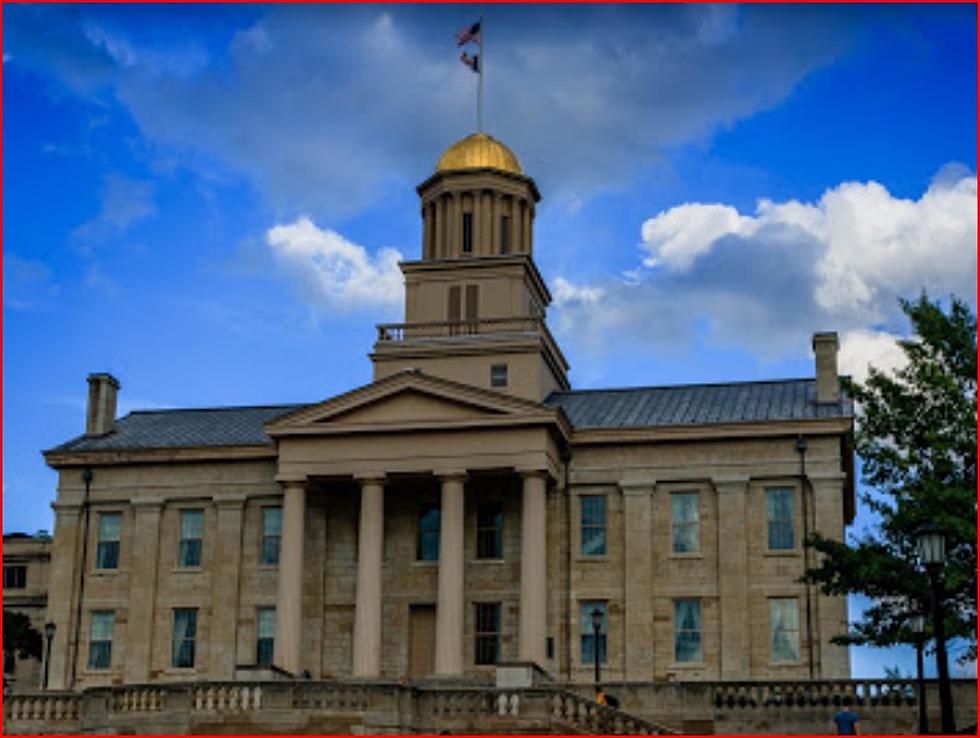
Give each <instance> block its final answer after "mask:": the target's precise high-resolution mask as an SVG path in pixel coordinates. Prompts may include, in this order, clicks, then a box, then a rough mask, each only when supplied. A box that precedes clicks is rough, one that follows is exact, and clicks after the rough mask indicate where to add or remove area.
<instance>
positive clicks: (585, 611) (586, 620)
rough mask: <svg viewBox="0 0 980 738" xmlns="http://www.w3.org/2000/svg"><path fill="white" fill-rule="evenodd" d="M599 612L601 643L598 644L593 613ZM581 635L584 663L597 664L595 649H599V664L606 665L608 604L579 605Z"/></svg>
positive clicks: (588, 603)
mask: <svg viewBox="0 0 980 738" xmlns="http://www.w3.org/2000/svg"><path fill="white" fill-rule="evenodd" d="M596 610H598V611H599V615H600V620H599V643H598V644H596V633H595V625H594V623H593V613H595V611H596ZM579 628H580V630H579V633H580V634H581V638H582V663H583V664H594V663H595V653H596V652H595V649H596V647H597V646H598V649H599V663H602V664H604V663H606V603H605V602H597V601H594V600H592V601H586V602H582V603H580V604H579Z"/></svg>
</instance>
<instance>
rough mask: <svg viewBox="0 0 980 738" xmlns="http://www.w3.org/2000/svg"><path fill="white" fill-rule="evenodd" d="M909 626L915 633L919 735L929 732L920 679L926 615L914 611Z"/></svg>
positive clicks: (924, 696) (924, 693) (923, 688)
mask: <svg viewBox="0 0 980 738" xmlns="http://www.w3.org/2000/svg"><path fill="white" fill-rule="evenodd" d="M909 627H910V628H911V629H912V632H913V633H914V634H915V678H916V687H917V689H918V692H919V735H927V734H928V733H929V718H928V717H927V716H926V685H925V684H924V683H923V681H922V651H923V650H924V648H925V632H926V616H925V615H923V614H922V613H921V612H918V611H916V613H915V614H914V615H912V617H910V618H909Z"/></svg>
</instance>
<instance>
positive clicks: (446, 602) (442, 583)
mask: <svg viewBox="0 0 980 738" xmlns="http://www.w3.org/2000/svg"><path fill="white" fill-rule="evenodd" d="M439 478H440V479H441V481H442V512H441V525H440V530H439V602H438V605H437V606H436V664H435V673H436V675H437V676H461V675H462V673H463V482H464V480H465V479H466V474H465V472H462V471H455V472H448V473H442V474H439Z"/></svg>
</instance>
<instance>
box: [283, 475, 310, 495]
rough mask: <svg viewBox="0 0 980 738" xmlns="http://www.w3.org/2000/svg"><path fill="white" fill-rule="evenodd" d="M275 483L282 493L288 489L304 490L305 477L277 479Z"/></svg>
mask: <svg viewBox="0 0 980 738" xmlns="http://www.w3.org/2000/svg"><path fill="white" fill-rule="evenodd" d="M276 481H277V482H279V485H280V486H281V487H282V490H283V492H285V491H286V490H289V489H297V488H299V489H303V490H305V489H306V477H303V478H302V479H277V480H276Z"/></svg>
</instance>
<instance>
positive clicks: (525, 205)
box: [521, 200, 531, 254]
mask: <svg viewBox="0 0 980 738" xmlns="http://www.w3.org/2000/svg"><path fill="white" fill-rule="evenodd" d="M521 228H522V231H523V232H522V237H521V252H522V253H525V254H529V253H531V204H530V203H529V202H527V200H525V201H524V202H522V203H521Z"/></svg>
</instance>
